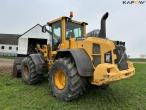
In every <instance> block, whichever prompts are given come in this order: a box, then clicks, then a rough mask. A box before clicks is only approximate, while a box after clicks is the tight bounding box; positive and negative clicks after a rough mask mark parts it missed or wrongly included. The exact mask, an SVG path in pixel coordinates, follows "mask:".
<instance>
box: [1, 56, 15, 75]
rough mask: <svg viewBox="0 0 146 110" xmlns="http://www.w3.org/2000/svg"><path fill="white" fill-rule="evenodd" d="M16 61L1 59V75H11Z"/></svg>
mask: <svg viewBox="0 0 146 110" xmlns="http://www.w3.org/2000/svg"><path fill="white" fill-rule="evenodd" d="M13 62H14V59H5V58H0V74H2V73H11V72H12V68H13Z"/></svg>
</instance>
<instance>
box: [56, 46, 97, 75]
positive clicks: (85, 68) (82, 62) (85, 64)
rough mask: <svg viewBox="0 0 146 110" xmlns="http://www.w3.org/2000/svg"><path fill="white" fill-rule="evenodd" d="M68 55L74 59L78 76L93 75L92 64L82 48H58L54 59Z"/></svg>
mask: <svg viewBox="0 0 146 110" xmlns="http://www.w3.org/2000/svg"><path fill="white" fill-rule="evenodd" d="M69 56H71V57H72V58H73V59H74V61H75V64H76V67H77V70H78V73H79V75H80V76H87V77H90V76H93V71H94V68H93V64H92V61H91V59H90V57H89V56H88V54H87V53H86V51H85V50H84V49H65V50H59V51H58V52H57V55H56V57H55V59H57V58H60V57H61V58H62V57H69Z"/></svg>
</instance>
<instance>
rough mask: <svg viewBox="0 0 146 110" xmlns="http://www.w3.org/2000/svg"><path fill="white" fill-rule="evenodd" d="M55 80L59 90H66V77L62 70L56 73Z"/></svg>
mask: <svg viewBox="0 0 146 110" xmlns="http://www.w3.org/2000/svg"><path fill="white" fill-rule="evenodd" d="M54 80H55V85H56V87H57V88H58V89H64V88H65V85H66V76H65V74H64V72H63V71H62V70H61V69H58V70H57V71H56V72H55V76H54Z"/></svg>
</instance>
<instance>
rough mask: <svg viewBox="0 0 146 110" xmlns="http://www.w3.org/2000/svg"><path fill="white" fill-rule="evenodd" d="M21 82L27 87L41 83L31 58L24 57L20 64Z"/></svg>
mask: <svg viewBox="0 0 146 110" xmlns="http://www.w3.org/2000/svg"><path fill="white" fill-rule="evenodd" d="M21 72H22V80H23V81H24V82H25V83H26V84H29V85H32V84H36V83H38V82H40V81H41V76H40V75H39V74H37V72H36V68H35V64H34V62H33V60H32V59H31V57H25V58H24V59H23V60H22V64H21Z"/></svg>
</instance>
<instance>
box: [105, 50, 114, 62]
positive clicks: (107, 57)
mask: <svg viewBox="0 0 146 110" xmlns="http://www.w3.org/2000/svg"><path fill="white" fill-rule="evenodd" d="M104 61H105V63H112V53H111V51H110V52H107V53H105V55H104Z"/></svg>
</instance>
